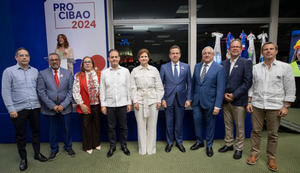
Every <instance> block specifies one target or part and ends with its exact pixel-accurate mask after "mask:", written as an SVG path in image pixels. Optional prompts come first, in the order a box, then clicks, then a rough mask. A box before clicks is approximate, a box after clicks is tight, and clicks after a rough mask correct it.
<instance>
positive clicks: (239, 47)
mask: <svg viewBox="0 0 300 173" xmlns="http://www.w3.org/2000/svg"><path fill="white" fill-rule="evenodd" d="M230 48H242V47H241V46H230Z"/></svg>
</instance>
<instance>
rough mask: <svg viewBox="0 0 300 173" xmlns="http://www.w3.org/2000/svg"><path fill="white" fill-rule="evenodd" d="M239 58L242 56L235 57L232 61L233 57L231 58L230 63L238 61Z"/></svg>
mask: <svg viewBox="0 0 300 173" xmlns="http://www.w3.org/2000/svg"><path fill="white" fill-rule="evenodd" d="M239 58H240V57H237V58H235V60H233V61H232V59H230V63H236V62H237V60H238V59H239Z"/></svg>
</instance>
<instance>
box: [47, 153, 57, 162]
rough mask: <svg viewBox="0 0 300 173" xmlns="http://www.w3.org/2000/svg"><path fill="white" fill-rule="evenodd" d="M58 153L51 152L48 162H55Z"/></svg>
mask: <svg viewBox="0 0 300 173" xmlns="http://www.w3.org/2000/svg"><path fill="white" fill-rule="evenodd" d="M57 153H58V151H56V152H51V153H50V156H49V157H48V160H54V158H55V157H56V154H57Z"/></svg>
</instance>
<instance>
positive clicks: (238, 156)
mask: <svg viewBox="0 0 300 173" xmlns="http://www.w3.org/2000/svg"><path fill="white" fill-rule="evenodd" d="M242 153H243V151H239V150H235V151H234V154H233V158H234V159H236V160H238V159H240V158H242Z"/></svg>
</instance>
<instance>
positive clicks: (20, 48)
mask: <svg viewBox="0 0 300 173" xmlns="http://www.w3.org/2000/svg"><path fill="white" fill-rule="evenodd" d="M20 50H26V51H27V52H28V54H29V51H28V50H27V49H25V48H24V47H19V48H18V49H17V50H16V53H15V56H18V52H19V51H20Z"/></svg>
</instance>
